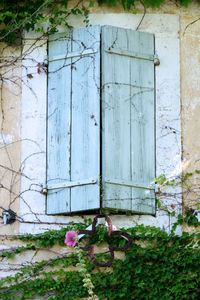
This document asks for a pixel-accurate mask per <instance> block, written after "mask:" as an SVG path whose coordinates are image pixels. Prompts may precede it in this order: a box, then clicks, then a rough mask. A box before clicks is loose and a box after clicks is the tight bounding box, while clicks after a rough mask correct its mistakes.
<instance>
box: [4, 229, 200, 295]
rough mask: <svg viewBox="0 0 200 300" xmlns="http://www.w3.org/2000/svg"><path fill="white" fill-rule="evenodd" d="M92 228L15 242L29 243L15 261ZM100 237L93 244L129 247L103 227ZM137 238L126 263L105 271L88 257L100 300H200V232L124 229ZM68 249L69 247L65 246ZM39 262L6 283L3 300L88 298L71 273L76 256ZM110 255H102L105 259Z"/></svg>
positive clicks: (78, 276) (116, 263)
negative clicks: (69, 234)
mask: <svg viewBox="0 0 200 300" xmlns="http://www.w3.org/2000/svg"><path fill="white" fill-rule="evenodd" d="M86 226H88V224H85V225H83V224H76V225H72V226H68V227H66V228H62V229H61V230H59V231H57V230H51V231H47V232H45V233H43V234H38V235H31V234H28V235H26V236H19V237H15V238H18V239H20V240H22V241H24V242H28V244H27V245H26V246H24V248H22V247H18V248H17V249H15V250H14V251H13V252H12V256H9V255H7V253H8V252H7V253H5V252H4V253H2V256H4V257H5V256H6V257H8V258H11V257H13V256H14V255H15V254H16V253H19V252H20V251H29V250H30V249H33V246H34V247H35V249H39V248H40V247H47V248H49V247H51V246H53V245H55V244H60V245H63V246H64V236H65V232H66V231H68V230H72V229H73V230H77V229H83V228H86ZM97 229H98V230H97V234H96V236H95V237H93V238H92V239H91V240H90V243H92V244H97V245H98V244H99V243H100V242H102V241H106V242H108V243H109V245H119V246H123V245H125V243H126V241H125V240H124V239H122V238H121V237H117V236H108V234H107V230H106V229H105V228H104V227H100V226H98V227H97ZM122 230H123V231H126V232H128V233H129V234H130V235H131V236H132V238H133V244H132V247H131V248H130V249H128V250H127V251H126V252H125V259H124V260H120V259H115V260H114V261H113V263H112V265H111V267H110V268H109V269H108V268H107V270H106V272H104V270H103V269H96V270H95V268H96V267H95V266H94V265H93V264H92V263H91V261H90V259H89V257H88V254H87V253H83V256H84V259H85V265H86V269H87V272H88V273H90V274H91V279H92V283H93V285H94V293H95V294H96V295H97V296H98V297H99V299H102V300H103V299H124V300H125V299H127V300H128V299H162V300H164V299H166V300H168V299H171V300H172V299H173V300H174V299H175V300H176V299H177V300H181V299H187V300H189V299H199V296H200V233H195V234H194V233H193V234H189V233H183V235H182V236H176V235H175V234H174V233H173V232H172V233H171V234H169V235H168V234H167V233H166V232H164V231H162V230H160V229H158V228H155V227H150V226H147V227H144V226H143V225H140V226H136V227H132V228H129V229H123V228H122ZM65 247H66V246H65ZM68 250H69V248H66V255H63V256H62V257H57V258H54V259H49V260H46V261H42V262H38V263H36V264H34V265H30V266H26V267H24V268H22V269H21V270H20V272H18V273H17V274H16V275H14V276H8V277H6V278H3V279H1V281H0V286H1V288H0V299H9V300H12V299H16V300H17V299H31V298H33V297H34V296H35V297H37V296H41V297H44V298H43V299H49V300H53V299H54V300H55V299H57V300H58V299H59V300H60V299H67V300H71V299H78V298H81V297H88V293H87V289H86V288H85V287H84V286H83V282H82V279H83V278H82V275H81V272H80V271H79V270H78V269H76V270H73V271H72V270H69V267H75V266H76V265H77V263H78V257H77V255H76V254H75V253H73V254H71V255H67V251H68ZM105 255H106V256H108V254H98V256H99V258H98V259H99V260H101V259H103V256H105ZM47 267H48V270H47Z"/></svg>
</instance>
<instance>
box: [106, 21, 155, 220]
mask: <svg viewBox="0 0 200 300" xmlns="http://www.w3.org/2000/svg"><path fill="white" fill-rule="evenodd" d="M154 120H155V112H154V36H153V35H152V34H149V33H144V32H138V31H133V30H129V29H122V28H116V27H112V26H104V27H103V28H102V178H103V203H102V204H103V207H106V208H114V209H115V208H116V209H121V210H129V211H133V212H137V213H148V214H154V213H155V191H154V178H155V133H154V128H155V121H154Z"/></svg>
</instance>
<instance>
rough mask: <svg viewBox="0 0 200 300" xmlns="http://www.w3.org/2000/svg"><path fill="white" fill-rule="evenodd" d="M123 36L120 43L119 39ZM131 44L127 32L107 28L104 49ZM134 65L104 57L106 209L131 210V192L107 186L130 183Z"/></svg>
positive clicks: (103, 155)
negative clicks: (114, 182) (108, 181)
mask: <svg viewBox="0 0 200 300" xmlns="http://www.w3.org/2000/svg"><path fill="white" fill-rule="evenodd" d="M119 34H120V39H119V37H118V35H119ZM119 41H120V42H121V44H122V45H125V46H126V44H127V37H126V31H118V28H116V27H111V26H106V27H103V30H102V42H103V45H102V49H104V50H105V49H109V48H110V50H112V49H113V47H121V45H118V42H119ZM129 94H130V64H129V60H127V58H126V57H124V56H121V55H114V54H108V53H106V52H103V53H102V122H103V123H102V128H103V132H102V134H103V138H102V164H103V165H102V178H103V181H104V186H105V188H104V193H105V195H104V199H106V200H104V201H103V207H110V208H117V209H131V188H127V189H123V188H122V186H116V185H115V186H114V185H111V184H109V185H106V184H105V178H106V177H107V178H115V179H121V178H123V179H126V180H129V179H130V175H131V174H130V171H131V168H130V166H131V157H130V102H129Z"/></svg>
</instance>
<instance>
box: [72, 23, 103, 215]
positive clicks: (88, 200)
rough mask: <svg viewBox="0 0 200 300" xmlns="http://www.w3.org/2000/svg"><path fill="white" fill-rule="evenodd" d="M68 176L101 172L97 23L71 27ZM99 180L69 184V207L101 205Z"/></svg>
mask: <svg viewBox="0 0 200 300" xmlns="http://www.w3.org/2000/svg"><path fill="white" fill-rule="evenodd" d="M85 50H91V52H94V53H92V54H88V55H85V56H82V57H75V58H73V59H72V139H71V180H72V181H76V180H81V179H87V178H96V179H97V180H98V179H99V175H100V27H99V26H94V27H88V28H81V29H74V31H73V42H72V51H73V52H75V53H76V52H79V53H83V52H84V51H85ZM99 198H100V196H99V184H93V185H85V186H77V187H73V188H71V211H72V212H73V211H84V210H88V209H97V208H100V200H99Z"/></svg>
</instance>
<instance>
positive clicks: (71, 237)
mask: <svg viewBox="0 0 200 300" xmlns="http://www.w3.org/2000/svg"><path fill="white" fill-rule="evenodd" d="M75 238H76V239H77V238H78V235H77V233H76V231H74V230H72V231H67V232H66V235H65V244H66V245H67V246H72V247H75V246H76V243H77V241H76V240H75Z"/></svg>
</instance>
